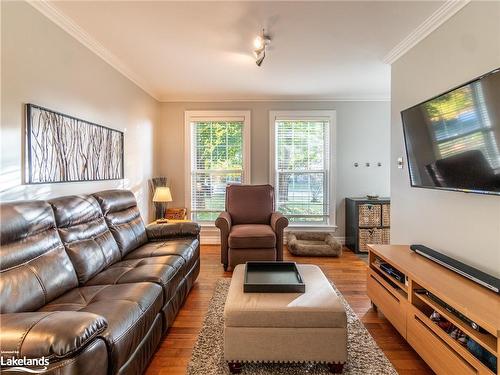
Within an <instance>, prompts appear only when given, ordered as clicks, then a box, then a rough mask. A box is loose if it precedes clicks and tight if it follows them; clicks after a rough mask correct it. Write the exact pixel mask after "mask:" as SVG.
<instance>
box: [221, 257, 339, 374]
mask: <svg viewBox="0 0 500 375" xmlns="http://www.w3.org/2000/svg"><path fill="white" fill-rule="evenodd" d="M245 267H246V266H245V265H243V264H241V265H238V266H236V268H235V269H234V272H233V278H232V280H231V286H230V287H229V292H228V296H227V300H226V306H225V309H224V359H225V360H226V361H227V362H228V365H229V369H230V370H231V372H232V373H238V372H240V371H241V367H242V365H243V363H245V362H321V363H326V364H328V366H329V368H330V371H331V372H334V373H341V372H342V369H343V365H344V363H345V362H346V359H347V318H346V313H345V310H344V306H343V305H342V303H341V302H340V300H339V299H338V297H337V295H336V294H335V292H334V291H333V288H332V286H331V285H330V283H329V281H328V279H327V278H326V277H325V275H324V274H323V272H322V271H321V270H320V269H319V267H317V266H314V265H298V266H297V267H298V269H299V272H300V274H301V276H302V279H303V280H304V283H305V284H306V291H305V293H244V292H243V280H244V276H245Z"/></svg>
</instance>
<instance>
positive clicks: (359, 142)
mask: <svg viewBox="0 0 500 375" xmlns="http://www.w3.org/2000/svg"><path fill="white" fill-rule="evenodd" d="M210 109H211V110H231V109H233V110H236V109H238V110H250V111H251V122H252V124H251V127H252V130H251V155H252V158H251V169H252V170H251V177H252V183H254V184H262V183H268V182H269V111H271V110H307V109H329V110H336V112H337V142H336V143H337V144H336V145H335V146H336V150H334V153H335V155H336V156H337V176H336V208H337V213H336V217H337V225H338V230H337V232H336V236H338V237H344V198H345V197H349V196H362V195H365V194H367V193H370V192H375V193H378V194H380V195H382V196H387V195H389V146H390V144H389V139H390V104H389V102H220V103H162V104H161V115H160V126H159V127H158V129H157V132H156V133H155V141H156V155H155V158H156V161H157V164H156V168H155V174H157V175H162V176H166V177H167V178H168V179H169V182H170V185H171V188H172V195H173V199H174V202H173V203H172V204H171V206H182V207H183V206H184V202H185V200H184V199H185V196H184V181H185V180H184V178H185V173H186V171H185V168H184V111H186V110H210ZM355 161H357V162H359V163H364V162H370V163H372V165H374V164H375V163H376V162H378V161H380V162H382V167H376V166H372V167H369V168H367V167H364V166H360V167H358V168H354V167H353V163H354V162H355Z"/></svg>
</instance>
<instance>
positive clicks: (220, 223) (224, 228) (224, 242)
mask: <svg viewBox="0 0 500 375" xmlns="http://www.w3.org/2000/svg"><path fill="white" fill-rule="evenodd" d="M231 225H232V220H231V215H230V214H229V212H227V211H223V212H221V213H220V215H219V217H218V218H217V220H215V226H216V227H217V228H219V229H220V260H221V263H222V264H223V265H224V270H227V266H228V251H229V245H228V238H229V233H230V232H231Z"/></svg>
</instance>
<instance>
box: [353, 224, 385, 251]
mask: <svg viewBox="0 0 500 375" xmlns="http://www.w3.org/2000/svg"><path fill="white" fill-rule="evenodd" d="M381 243H382V229H377V228H372V229H360V230H359V251H362V252H367V251H368V247H367V246H366V245H367V244H381Z"/></svg>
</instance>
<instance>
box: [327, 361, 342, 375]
mask: <svg viewBox="0 0 500 375" xmlns="http://www.w3.org/2000/svg"><path fill="white" fill-rule="evenodd" d="M328 370H330V372H331V373H332V374H342V372H343V371H344V364H343V363H329V364H328Z"/></svg>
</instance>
